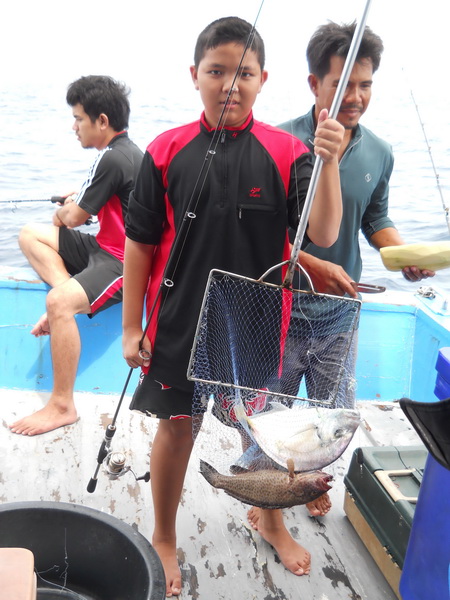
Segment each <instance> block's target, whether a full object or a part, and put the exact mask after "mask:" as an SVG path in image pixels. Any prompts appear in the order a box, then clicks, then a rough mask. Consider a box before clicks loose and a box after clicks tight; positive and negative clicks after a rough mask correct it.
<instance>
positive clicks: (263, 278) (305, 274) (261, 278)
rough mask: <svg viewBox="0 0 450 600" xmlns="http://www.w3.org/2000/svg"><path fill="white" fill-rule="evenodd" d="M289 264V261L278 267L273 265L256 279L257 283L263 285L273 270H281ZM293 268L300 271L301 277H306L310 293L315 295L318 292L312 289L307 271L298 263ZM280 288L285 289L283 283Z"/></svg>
mask: <svg viewBox="0 0 450 600" xmlns="http://www.w3.org/2000/svg"><path fill="white" fill-rule="evenodd" d="M289 262H290V261H289V260H285V261H284V262H282V263H280V264H278V265H274V266H273V267H270V269H267V271H266V272H265V273H263V274H262V275H261V277H260V278H259V279H258V281H259V282H261V283H264V280H265V279H266V277H268V276H269V275H270V273H272V271H275V269H281V268H282V267H284V266H285V265H288V264H289ZM295 267H298V268H299V269H300V271H301V272H302V273H303V275H304V276H305V277H306V280H307V282H308V285H309V287H310V288H311V292H312V293H313V294H317V293H318V292H316V290H315V289H314V285H313V282H312V279H311V277H310V276H309V273H308V271H306V269H305V267H302V265H301V264H300V263H299V262H296V263H295ZM282 287H285V286H284V283H283V286H282Z"/></svg>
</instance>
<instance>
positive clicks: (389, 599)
mask: <svg viewBox="0 0 450 600" xmlns="http://www.w3.org/2000/svg"><path fill="white" fill-rule="evenodd" d="M47 397H48V395H47V394H42V393H37V392H24V391H18V390H12V391H9V390H0V405H1V414H2V421H3V428H2V433H1V435H0V459H1V460H0V465H1V466H0V500H1V502H3V503H6V502H17V501H31V500H33V501H36V500H47V501H57V502H71V503H78V504H83V505H86V506H90V507H92V508H96V509H99V510H102V511H104V512H107V513H109V514H112V515H114V516H115V517H117V518H119V519H122V520H123V521H125V522H127V523H129V524H131V525H133V526H135V527H136V528H137V529H138V530H139V531H140V532H141V533H142V534H143V535H144V536H145V537H147V538H148V539H149V540H150V539H151V531H152V508H151V494H150V484H148V483H145V482H143V481H135V479H134V477H133V475H132V474H131V473H127V474H125V475H124V476H123V477H121V478H119V479H118V480H115V481H110V480H109V479H108V478H107V477H106V475H105V474H104V473H103V471H101V472H100V474H99V478H98V483H97V488H96V490H95V492H94V493H92V494H89V493H88V492H87V490H86V486H87V484H88V482H89V480H90V478H91V477H92V475H93V473H94V470H95V467H96V465H97V453H98V450H99V447H100V444H101V442H102V440H103V437H104V431H105V426H106V424H107V423H109V422H110V421H111V418H112V415H113V413H114V411H115V409H116V406H117V402H118V396H104V395H97V394H87V393H79V394H77V395H76V404H77V408H78V412H79V415H80V420H79V421H78V422H77V423H76V424H75V425H72V426H69V427H65V428H63V429H59V430H56V431H53V432H50V433H47V434H44V435H41V436H36V437H24V436H17V435H15V434H12V433H11V432H10V431H9V429H8V428H7V424H8V423H11V422H13V421H14V420H16V419H17V418H19V417H21V416H24V415H25V414H28V413H30V412H32V411H34V410H36V409H38V408H40V407H41V406H42V405H43V404H44V403H45V402H46V400H47ZM128 403H129V399H128V398H125V401H124V404H123V407H122V409H121V411H120V414H119V418H118V420H117V432H116V434H115V436H114V439H113V443H112V447H113V450H114V451H126V454H127V457H128V463H129V464H130V465H131V466H132V468H133V471H134V472H135V473H136V474H137V475H138V476H140V475H143V474H144V473H145V472H146V471H147V470H148V454H149V452H150V449H151V442H152V437H153V433H154V431H155V427H156V422H155V421H154V420H151V419H149V418H146V417H144V416H142V415H140V414H136V413H131V412H130V411H129V410H128ZM359 408H360V410H361V413H362V416H363V418H364V420H365V423H366V425H365V427H360V428H359V429H358V431H357V432H356V434H355V436H354V439H353V440H352V443H351V445H350V447H349V448H348V449H347V450H346V452H345V453H344V454H343V456H341V458H339V459H338V460H337V461H336V462H335V463H334V464H333V465H330V466H329V467H326V468H325V469H324V470H325V471H327V472H329V473H332V474H333V476H334V483H333V488H332V490H331V491H330V496H331V499H332V502H333V508H332V510H331V512H330V513H329V514H328V515H327V516H326V517H323V518H311V517H309V516H308V514H307V511H306V509H305V507H303V506H297V507H294V508H293V509H288V510H285V511H284V513H285V518H286V522H287V525H288V527H289V528H290V531H291V532H292V535H293V536H294V537H295V538H296V539H298V540H299V541H300V543H301V544H302V545H304V546H305V547H306V548H307V549H308V550H309V551H310V552H311V554H312V569H311V573H310V574H309V575H308V576H302V577H296V576H294V575H292V574H291V573H289V572H288V571H286V570H285V569H284V567H283V566H282V565H281V564H280V561H279V559H278V557H277V555H276V554H275V552H274V550H273V549H272V548H271V547H270V546H269V545H268V544H267V543H266V542H264V541H263V540H262V539H261V538H260V536H259V534H258V533H257V532H255V531H253V530H252V529H251V528H250V527H249V525H248V524H247V520H246V512H247V509H248V507H247V506H246V505H244V504H242V503H241V502H239V501H237V500H234V499H232V498H230V497H229V496H228V495H226V494H225V493H224V492H223V491H221V490H215V489H214V488H212V487H210V486H209V484H208V483H207V482H206V481H205V480H204V479H203V477H202V476H201V475H200V474H199V473H198V462H199V458H204V457H203V456H202V452H203V450H204V448H205V446H204V444H203V442H202V440H201V439H199V441H198V443H197V445H196V448H195V449H194V453H193V456H192V459H191V464H190V468H189V471H188V476H187V478H186V482H185V490H184V493H183V498H182V502H181V506H180V509H179V513H178V544H179V546H178V557H179V561H180V564H181V567H182V573H183V579H184V587H183V591H182V594H181V596H180V598H182V599H187V598H192V599H195V600H197V599H198V600H209V599H211V598H216V599H223V600H234V599H237V598H239V600H341V599H342V600H344V599H345V600H396V596H395V594H394V592H393V591H392V590H391V588H390V587H389V585H388V583H387V582H386V580H385V579H384V577H383V575H382V573H381V572H380V570H379V569H378V567H377V565H376V564H375V562H374V561H373V559H372V557H371V556H370V554H369V553H368V551H367V550H366V548H365V546H364V544H363V543H362V541H361V540H360V538H359V537H358V535H357V533H356V532H355V530H354V529H353V527H352V525H351V524H350V522H349V521H348V519H347V517H346V516H345V513H344V510H343V498H344V491H345V489H344V483H343V478H344V475H345V474H346V472H347V470H348V466H349V463H350V459H351V455H352V451H353V450H354V449H355V448H357V447H361V446H362V447H364V446H374V445H375V446H376V445H380V446H391V445H395V446H403V445H416V444H420V443H421V442H420V440H419V438H418V437H417V435H416V433H415V432H414V431H413V430H412V428H411V426H410V425H409V422H408V421H407V419H406V417H405V416H404V415H403V412H402V411H401V409H400V407H399V406H398V404H396V403H393V402H391V403H387V404H377V403H369V402H364V403H361V404H360V406H359ZM167 476H168V477H170V473H167ZM99 560H101V557H99ZM105 600H106V599H105Z"/></svg>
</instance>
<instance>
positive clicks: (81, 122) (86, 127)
mask: <svg viewBox="0 0 450 600" xmlns="http://www.w3.org/2000/svg"><path fill="white" fill-rule="evenodd" d="M72 114H73V118H74V119H75V120H74V123H73V126H72V129H73V130H74V131H75V133H76V136H77V139H78V141H79V142H80V144H81V145H82V146H83V148H97V149H99V146H101V144H102V142H103V132H102V124H101V119H100V118H98V119H96V120H95V121H94V123H93V122H92V121H91V118H90V117H89V115H87V114H86V113H85V112H84V108H83V106H82V104H75V106H73V107H72Z"/></svg>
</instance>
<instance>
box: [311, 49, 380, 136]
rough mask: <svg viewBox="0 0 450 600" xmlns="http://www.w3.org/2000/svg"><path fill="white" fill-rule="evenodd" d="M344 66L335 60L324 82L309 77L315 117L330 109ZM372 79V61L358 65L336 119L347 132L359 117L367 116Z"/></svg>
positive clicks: (337, 57) (367, 60)
mask: <svg viewBox="0 0 450 600" xmlns="http://www.w3.org/2000/svg"><path fill="white" fill-rule="evenodd" d="M344 62H345V61H344V59H343V58H341V57H340V56H332V57H331V60H330V71H329V72H328V73H327V74H326V75H325V77H324V78H323V79H322V80H319V79H317V77H315V76H314V75H310V76H309V79H308V81H309V85H310V87H311V90H312V92H313V93H314V95H315V97H316V116H317V115H318V114H319V112H320V111H321V110H322V108H328V110H329V109H330V108H331V103H332V101H333V98H334V95H335V93H336V88H337V86H338V83H339V79H340V77H341V74H342V69H343V67H344ZM372 75H373V67H372V61H371V59H370V58H363V59H362V60H361V61H359V62H355V64H354V66H353V70H352V72H351V74H350V78H349V81H348V84H347V88H346V90H345V93H344V97H343V99H342V103H341V107H340V109H339V113H338V115H337V120H338V121H339V123H340V124H341V125H342V126H343V127H344V128H345V129H353V128H354V127H356V125H357V124H358V121H359V119H360V117H361V116H362V115H363V114H364V113H365V112H366V109H367V107H368V106H369V102H370V98H371V95H372Z"/></svg>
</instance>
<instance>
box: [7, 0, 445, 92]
mask: <svg viewBox="0 0 450 600" xmlns="http://www.w3.org/2000/svg"><path fill="white" fill-rule="evenodd" d="M369 2H370V0H369ZM446 5H447V0H428V1H427V2H426V3H423V2H422V1H419V0H371V2H370V9H369V15H368V21H367V24H368V25H369V26H371V27H372V29H374V31H375V32H376V33H378V34H379V35H380V36H381V37H382V38H383V40H384V43H385V55H384V58H383V63H382V67H383V69H385V70H387V68H388V65H389V69H391V68H394V67H395V68H398V66H399V64H400V66H401V67H402V68H405V69H406V70H410V69H413V70H417V69H419V70H420V71H422V70H423V67H424V66H426V65H430V67H433V68H434V67H437V65H436V63H437V62H438V61H439V62H440V61H441V60H442V57H443V56H445V55H447V54H448V51H447V48H446V41H447V40H446V37H447V31H446V29H447V23H446V18H445V14H446ZM365 6H366V0H342V1H341V2H337V1H336V0H322V1H320V0H318V1H316V2H311V1H310V0H309V1H306V0H264V1H263V2H261V0H239V1H237V0H228V1H227V2H226V3H223V2H219V1H218V0H208V1H207V0H190V1H186V0H175V1H171V0H163V1H161V0H157V1H156V0H146V1H144V0H127V1H126V2H123V1H122V0H120V1H119V0H77V1H76V2H70V3H69V2H61V0H40V1H39V2H36V1H35V0H22V1H20V2H8V3H6V5H5V6H4V7H3V10H2V14H3V18H2V35H1V36H0V52H1V56H2V60H1V64H0V74H1V81H2V82H3V85H5V84H7V83H8V82H17V81H21V82H28V83H29V84H30V85H35V84H39V83H40V84H41V85H48V84H49V83H51V81H52V80H53V79H54V78H55V77H60V76H61V75H62V74H64V75H65V76H66V79H67V80H68V82H69V81H71V80H73V79H75V78H77V77H79V76H80V75H86V74H89V73H106V72H108V74H110V75H113V76H114V77H116V78H118V79H122V80H124V81H126V82H127V83H128V84H129V85H130V86H131V87H133V85H135V83H136V82H137V81H139V85H142V82H147V83H148V87H149V88H150V89H160V88H161V87H164V88H168V89H169V88H170V89H173V88H175V89H176V88H178V89H180V88H181V89H182V88H187V87H188V86H189V85H190V75H189V69H188V67H189V65H190V64H191V63H192V54H193V48H194V44H195V40H196V38H197V35H198V33H199V32H200V31H201V30H202V29H203V28H204V27H205V26H206V25H207V24H208V23H209V22H211V21H212V20H214V19H216V18H218V17H222V16H229V15H237V16H240V17H242V18H244V19H246V20H248V21H249V22H251V23H254V22H255V19H256V16H257V14H258V11H259V10H260V9H261V10H260V14H259V17H258V20H257V23H256V25H257V29H258V30H259V32H260V33H261V35H262V37H263V39H264V40H265V43H266V52H267V68H268V70H269V81H268V85H269V86H271V87H273V88H274V89H275V86H282V87H283V88H286V89H294V90H295V88H296V85H299V86H302V87H303V86H304V81H305V78H306V75H307V72H306V61H305V58H304V57H305V48H306V45H307V42H308V39H309V37H310V36H311V34H312V33H313V32H314V30H315V29H316V27H317V26H318V25H320V24H322V23H324V22H326V21H327V20H328V19H331V20H334V21H337V22H349V21H353V20H354V19H357V20H358V19H360V18H361V15H362V13H363V10H364V7H365Z"/></svg>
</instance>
